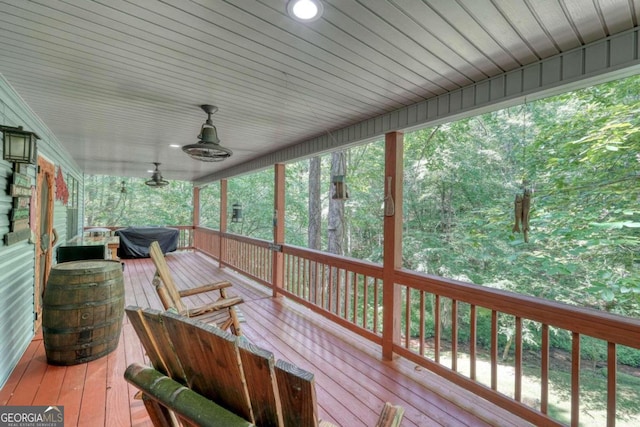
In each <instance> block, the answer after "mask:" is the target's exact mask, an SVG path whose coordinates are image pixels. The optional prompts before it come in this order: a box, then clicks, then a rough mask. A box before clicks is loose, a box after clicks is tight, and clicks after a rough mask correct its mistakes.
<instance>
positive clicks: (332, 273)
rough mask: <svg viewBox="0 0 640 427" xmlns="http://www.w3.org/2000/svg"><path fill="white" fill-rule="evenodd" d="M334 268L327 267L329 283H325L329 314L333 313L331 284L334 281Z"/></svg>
mask: <svg viewBox="0 0 640 427" xmlns="http://www.w3.org/2000/svg"><path fill="white" fill-rule="evenodd" d="M335 270H336V268H335V267H331V266H329V282H328V283H327V288H328V289H327V290H328V294H329V295H328V298H327V299H328V300H329V313H333V282H334V281H335V280H336V279H335V277H334V272H335Z"/></svg>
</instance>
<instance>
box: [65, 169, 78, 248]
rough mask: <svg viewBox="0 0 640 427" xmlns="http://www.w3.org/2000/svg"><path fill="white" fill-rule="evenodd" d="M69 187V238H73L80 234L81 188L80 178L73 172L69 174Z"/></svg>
mask: <svg viewBox="0 0 640 427" xmlns="http://www.w3.org/2000/svg"><path fill="white" fill-rule="evenodd" d="M67 189H68V190H69V202H68V204H67V238H72V237H74V236H75V235H76V234H78V205H79V200H78V199H79V188H78V180H77V179H75V178H74V177H73V176H72V175H71V174H67Z"/></svg>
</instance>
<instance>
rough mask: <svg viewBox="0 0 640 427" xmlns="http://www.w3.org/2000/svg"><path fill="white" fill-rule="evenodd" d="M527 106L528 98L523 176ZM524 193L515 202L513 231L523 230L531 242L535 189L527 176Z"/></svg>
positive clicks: (525, 128) (523, 186) (523, 134)
mask: <svg viewBox="0 0 640 427" xmlns="http://www.w3.org/2000/svg"><path fill="white" fill-rule="evenodd" d="M526 107H527V100H526V99H525V102H524V107H523V121H522V126H523V128H522V136H523V137H522V168H523V176H524V168H525V160H526V159H525V155H526V144H527V138H526V136H527V135H526V130H527V126H526V114H525V112H526V111H525V109H526ZM520 188H521V190H522V193H518V194H516V198H515V202H514V215H515V218H514V224H513V228H512V232H514V233H520V232H522V236H523V239H524V242H525V243H529V229H530V228H529V213H530V211H531V196H532V193H533V190H532V189H531V187H530V186H529V182H528V181H527V179H526V178H523V179H522V185H521V186H520Z"/></svg>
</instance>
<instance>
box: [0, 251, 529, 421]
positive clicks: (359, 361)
mask: <svg viewBox="0 0 640 427" xmlns="http://www.w3.org/2000/svg"><path fill="white" fill-rule="evenodd" d="M123 262H124V263H125V269H124V279H125V288H126V289H125V301H126V304H127V305H138V306H141V307H153V308H161V307H162V305H161V303H160V300H159V298H158V296H157V294H156V292H155V289H154V288H153V285H152V283H151V281H152V278H153V274H154V267H153V264H152V262H151V260H150V259H134V260H124V261H123ZM167 262H168V264H169V268H170V269H171V271H172V274H173V275H174V279H175V282H176V285H177V286H178V288H180V289H184V288H189V287H193V286H196V285H199V284H203V283H209V282H214V281H219V280H229V281H231V282H232V283H233V284H234V286H233V288H232V289H233V291H232V293H234V294H237V295H240V296H241V297H243V299H244V301H245V302H244V304H242V305H241V306H240V307H241V310H242V313H243V316H244V318H245V322H244V323H243V332H244V334H245V335H246V336H247V338H249V339H250V340H251V341H252V342H254V343H255V344H257V345H259V346H261V347H264V348H266V349H268V350H270V351H272V352H273V353H274V354H275V355H276V358H279V359H284V360H287V361H289V362H292V363H294V364H296V365H298V366H299V367H301V368H303V369H306V370H308V371H310V372H313V373H314V374H315V381H316V392H317V398H318V415H319V416H320V418H321V419H326V420H328V421H331V422H333V423H335V424H338V425H342V426H345V427H347V426H348V427H357V426H372V425H374V424H375V421H376V419H377V414H378V413H379V411H380V409H381V408H382V405H383V404H384V402H385V401H390V402H392V403H394V404H400V405H402V406H403V407H404V408H405V417H404V420H403V423H402V425H403V426H405V427H416V426H437V425H447V426H488V425H501V426H509V425H512V426H522V425H525V424H526V423H524V422H523V421H522V420H521V419H519V418H518V417H516V416H514V415H513V414H510V413H507V412H505V411H504V410H502V409H499V408H497V407H495V406H494V405H492V404H490V403H488V402H485V401H483V400H482V399H480V398H478V397H477V396H475V395H472V394H471V393H469V392H467V391H466V390H464V389H462V388H460V387H458V386H456V385H454V384H452V383H449V382H448V381H446V380H444V379H442V378H440V377H438V376H436V375H434V374H432V373H431V372H429V371H427V370H425V369H422V368H418V367H416V366H415V365H414V364H412V363H411V362H408V361H406V360H404V359H400V358H397V359H395V360H393V361H391V362H383V361H381V351H380V348H379V347H378V346H377V345H376V344H374V343H371V342H370V341H367V340H365V339H364V338H361V337H359V336H356V335H354V334H353V333H351V332H349V331H347V330H346V329H344V328H342V327H340V326H338V325H336V324H335V323H333V322H331V321H330V320H327V319H325V318H323V317H321V316H319V315H317V314H315V313H313V312H311V311H310V310H308V309H306V308H304V307H301V306H299V305H297V304H295V303H293V302H291V301H288V300H287V299H285V298H275V299H274V298H272V297H271V291H270V289H267V288H266V287H263V286H260V285H257V284H255V283H253V282H251V281H249V280H247V279H245V278H244V277H242V276H239V275H236V274H234V273H233V271H231V270H230V269H220V268H218V264H217V262H215V261H214V260H212V259H210V258H208V257H207V256H205V255H203V254H199V253H194V252H188V251H185V252H175V253H172V254H168V255H167ZM186 301H187V303H189V302H191V303H192V304H193V305H200V304H201V303H204V302H209V301H210V300H209V299H208V297H207V296H206V295H197V296H193V297H189V298H187V299H186ZM133 362H139V363H148V360H147V358H146V356H145V355H144V350H143V349H142V346H141V345H140V343H139V341H138V338H137V337H136V335H135V332H134V331H133V328H132V326H131V325H130V324H129V323H128V321H127V319H126V318H125V321H124V324H123V329H122V335H121V339H120V342H119V345H118V348H117V349H116V350H115V351H114V352H112V353H111V354H109V355H108V356H106V357H103V358H100V359H97V360H94V361H91V362H88V363H85V364H81V365H74V366H69V367H64V366H62V367H61V366H51V365H48V364H47V363H46V357H45V352H44V346H43V341H42V335H41V334H37V335H36V337H35V338H34V340H33V341H32V343H31V344H30V345H29V347H28V348H27V351H26V352H25V354H24V356H23V357H22V359H21V360H20V362H19V364H18V365H17V367H16V369H15V370H14V372H13V374H12V375H11V377H10V378H9V380H8V381H7V383H6V384H5V386H4V388H3V389H2V390H0V404H3V405H7V404H8V405H33V404H37V405H64V407H65V420H66V423H65V425H78V426H85V425H86V426H100V425H102V426H136V427H148V426H150V425H151V421H150V420H149V417H148V416H147V414H146V411H145V409H144V405H143V403H142V401H141V400H137V399H135V398H134V395H135V389H134V388H133V387H132V386H130V385H129V384H127V383H126V382H125V381H124V379H123V373H124V370H125V368H126V367H127V366H128V365H129V364H131V363H133Z"/></svg>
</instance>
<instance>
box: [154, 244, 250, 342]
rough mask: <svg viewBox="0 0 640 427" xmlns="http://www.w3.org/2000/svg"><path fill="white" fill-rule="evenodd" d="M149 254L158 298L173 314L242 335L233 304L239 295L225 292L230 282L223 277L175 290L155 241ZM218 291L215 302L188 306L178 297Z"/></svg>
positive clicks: (240, 300)
mask: <svg viewBox="0 0 640 427" xmlns="http://www.w3.org/2000/svg"><path fill="white" fill-rule="evenodd" d="M149 255H150V256H151V259H152V260H153V263H154V264H155V266H156V273H155V275H154V278H153V284H154V286H155V287H156V291H157V292H158V296H159V297H160V301H162V305H163V306H164V308H165V310H169V311H175V312H176V313H177V314H180V315H182V316H186V317H195V318H198V320H200V321H203V322H206V323H210V324H213V325H215V326H217V327H218V328H220V329H223V330H226V329H230V330H231V332H232V333H233V334H235V335H238V336H240V335H242V330H241V328H240V321H239V319H238V314H237V313H236V310H235V309H234V306H236V305H238V304H240V303H242V302H243V301H242V298H240V297H238V296H227V293H226V289H227V288H229V287H231V286H232V285H231V283H229V282H226V281H223V282H217V283H210V284H206V285H201V286H198V287H196V288H191V289H184V290H181V291H179V290H178V287H177V286H176V284H175V282H174V281H173V276H172V275H171V271H169V265H168V264H167V260H166V259H165V257H164V254H163V253H162V249H160V245H159V244H158V242H152V243H151V245H150V246H149ZM216 291H217V292H219V297H218V299H217V300H216V301H215V302H212V303H209V304H205V305H202V306H200V307H194V308H190V307H188V306H187V305H186V304H185V303H184V302H183V301H182V297H187V296H191V295H197V294H201V293H204V292H216Z"/></svg>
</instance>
